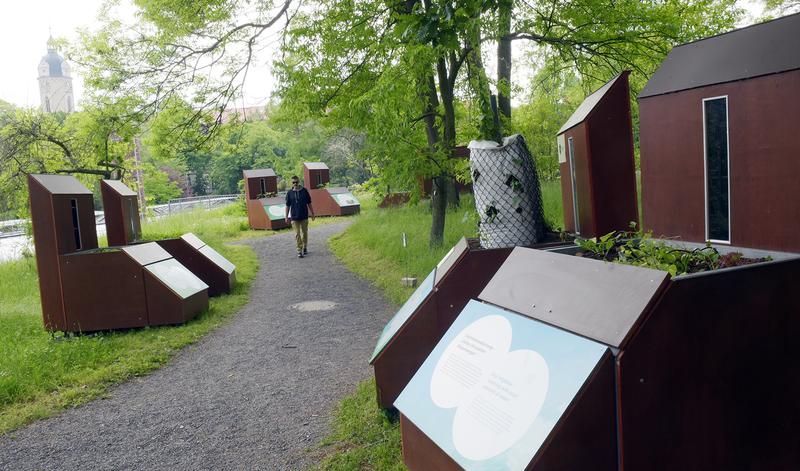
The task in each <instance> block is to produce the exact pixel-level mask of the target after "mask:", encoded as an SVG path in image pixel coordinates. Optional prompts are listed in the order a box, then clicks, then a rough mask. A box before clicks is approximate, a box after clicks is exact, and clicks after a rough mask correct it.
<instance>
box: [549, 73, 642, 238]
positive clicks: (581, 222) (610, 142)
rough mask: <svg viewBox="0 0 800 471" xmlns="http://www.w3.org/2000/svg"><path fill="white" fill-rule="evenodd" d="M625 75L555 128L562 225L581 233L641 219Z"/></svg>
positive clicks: (592, 233) (595, 233) (593, 233)
mask: <svg viewBox="0 0 800 471" xmlns="http://www.w3.org/2000/svg"><path fill="white" fill-rule="evenodd" d="M629 74H630V71H628V70H626V71H624V72H622V73H621V74H619V75H617V76H616V77H614V78H613V79H611V80H610V81H608V82H607V83H606V84H605V85H603V86H602V87H601V88H600V89H598V90H597V91H595V92H594V93H592V94H591V95H589V96H588V97H586V99H585V100H584V101H583V102H582V103H581V104H580V106H578V108H577V109H576V110H575V112H574V113H573V114H572V116H570V118H569V119H568V120H567V122H566V123H564V125H563V126H562V127H561V129H560V130H559V131H558V135H557V141H558V162H559V168H560V170H561V196H562V201H563V203H564V226H565V230H567V231H568V232H573V233H575V234H579V235H580V236H581V237H596V236H601V235H604V234H608V233H609V232H612V231H615V230H628V228H629V227H630V223H631V222H638V221H639V214H638V204H637V199H636V170H635V164H634V159H633V133H632V124H631V107H630V89H629V86H628V75H629Z"/></svg>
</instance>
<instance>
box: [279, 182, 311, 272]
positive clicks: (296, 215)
mask: <svg viewBox="0 0 800 471" xmlns="http://www.w3.org/2000/svg"><path fill="white" fill-rule="evenodd" d="M309 213H311V219H314V207H313V206H311V195H310V194H309V193H308V190H306V189H305V188H303V187H302V186H300V179H299V178H297V175H294V176H292V189H291V190H289V191H287V192H286V211H285V216H284V218H285V219H286V222H287V223H288V222H289V220H290V219H291V221H292V229H294V237H295V240H296V241H297V257H298V258H303V256H304V255H306V254H307V253H308V214H309Z"/></svg>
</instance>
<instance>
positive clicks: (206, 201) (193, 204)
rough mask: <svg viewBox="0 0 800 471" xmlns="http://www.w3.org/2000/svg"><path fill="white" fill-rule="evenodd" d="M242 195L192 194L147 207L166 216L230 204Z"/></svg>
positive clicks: (158, 214) (156, 213) (155, 213)
mask: <svg viewBox="0 0 800 471" xmlns="http://www.w3.org/2000/svg"><path fill="white" fill-rule="evenodd" d="M241 197H242V195H239V194H233V195H205V196H190V197H188V198H176V199H172V200H169V202H168V203H166V204H159V205H156V206H149V207H148V208H147V209H148V210H149V211H152V212H153V214H154V215H155V216H156V217H158V216H166V215H168V214H174V213H179V212H182V211H189V210H192V209H197V208H206V209H211V208H216V207H218V206H222V205H226V204H230V203H232V202H234V201H236V200H238V199H239V198H241Z"/></svg>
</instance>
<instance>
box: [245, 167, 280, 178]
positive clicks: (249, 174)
mask: <svg viewBox="0 0 800 471" xmlns="http://www.w3.org/2000/svg"><path fill="white" fill-rule="evenodd" d="M243 173H244V177H245V178H260V177H275V176H277V175H276V174H275V170H272V169H271V168H262V169H254V170H244V171H243Z"/></svg>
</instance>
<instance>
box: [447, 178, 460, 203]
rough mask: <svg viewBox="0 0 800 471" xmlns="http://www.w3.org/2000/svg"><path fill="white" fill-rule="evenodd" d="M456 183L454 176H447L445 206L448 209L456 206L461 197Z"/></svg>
mask: <svg viewBox="0 0 800 471" xmlns="http://www.w3.org/2000/svg"><path fill="white" fill-rule="evenodd" d="M456 185H457V183H456V179H455V178H453V177H447V207H448V208H450V209H453V208H458V207H459V206H460V205H461V197H460V196H459V194H458V187H457V186H456Z"/></svg>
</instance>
